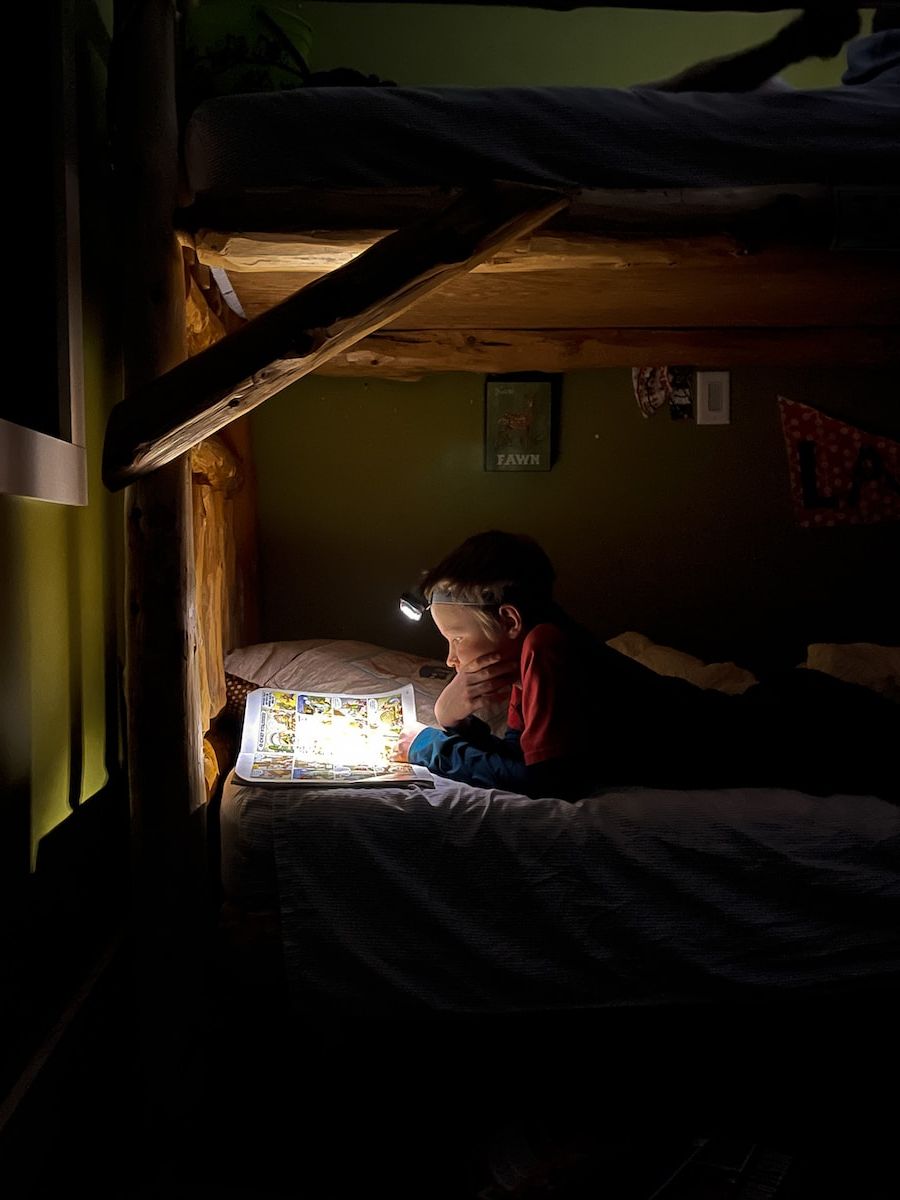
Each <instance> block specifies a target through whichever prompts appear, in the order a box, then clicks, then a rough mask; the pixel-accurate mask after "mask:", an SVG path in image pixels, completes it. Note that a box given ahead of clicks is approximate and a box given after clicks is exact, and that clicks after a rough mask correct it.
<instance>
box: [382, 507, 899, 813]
mask: <svg viewBox="0 0 900 1200" xmlns="http://www.w3.org/2000/svg"><path fill="white" fill-rule="evenodd" d="M553 582H554V570H553V567H552V564H551V563H550V560H549V558H548V557H547V555H546V554H545V553H544V551H543V550H542V549H541V548H540V546H538V544H537V543H536V542H535V541H533V539H531V538H529V537H526V536H524V535H519V534H512V533H504V532H501V531H499V530H490V531H488V532H486V533H480V534H476V535H475V536H474V537H470V538H468V539H467V540H466V541H465V542H463V543H462V545H461V546H459V547H458V548H457V549H456V550H454V551H452V552H451V553H450V554H449V555H447V557H446V558H444V559H443V560H442V561H441V562H440V563H438V565H437V566H436V567H433V568H432V569H431V570H430V571H428V572H427V573H426V574H425V576H424V578H423V580H422V585H421V588H422V593H423V595H424V596H425V599H426V600H427V602H428V605H429V608H430V611H431V615H432V617H433V619H434V622H435V624H436V625H437V627H438V629H439V630H440V632H441V633H442V635H443V636H444V637H445V638H446V640H447V645H448V655H447V663H448V665H449V666H451V667H453V668H454V670H455V671H456V675H455V677H454V678H453V679H452V680H451V681H450V683H449V684H448V685H447V687H446V688H445V689H444V691H443V692H442V693H441V695H440V696H439V697H438V700H437V702H436V703H435V709H434V711H435V717H436V718H437V720H438V722H439V723H440V725H441V728H440V729H436V728H433V727H430V726H419V727H418V728H416V729H414V730H411V731H409V732H408V733H407V735H406V736H405V737H404V739H403V740H402V742H401V753H402V752H404V751H405V752H406V753H407V754H408V758H409V761H410V762H413V763H418V764H420V765H422V766H425V767H427V768H428V769H429V770H431V771H433V772H434V773H435V774H438V775H443V776H445V777H446V778H449V779H455V780H458V781H460V782H464V783H470V784H474V785H475V786H479V787H487V788H500V789H502V790H504V791H510V792H516V793H520V794H522V795H526V796H532V797H537V796H558V797H561V798H563V799H567V800H575V799H578V798H580V797H582V796H585V795H588V794H590V793H591V792H592V791H595V790H598V789H599V788H600V787H621V786H628V785H641V786H645V787H675V788H695V787H737V786H783V787H796V788H798V789H800V790H806V791H812V792H821V793H828V792H834V791H848V792H874V793H876V794H881V795H887V794H888V791H893V792H896V774H897V772H896V762H895V761H894V755H895V753H896V751H895V746H896V744H897V742H896V733H897V726H898V710H897V709H896V706H894V705H891V704H890V703H889V702H888V701H884V700H882V699H881V698H880V697H877V696H875V695H874V694H870V693H868V692H866V691H865V689H862V688H857V687H855V686H853V685H850V684H843V683H840V682H839V681H837V680H834V679H831V678H829V677H828V676H824V675H821V674H820V673H819V672H816V671H787V672H784V673H783V674H782V675H781V676H777V677H773V679H772V680H771V681H767V682H766V683H765V684H757V685H755V686H754V687H752V688H750V689H749V690H748V691H747V692H746V693H744V695H743V696H730V695H725V694H724V693H721V692H715V691H712V690H707V689H703V688H698V687H695V686H694V685H693V684H690V683H687V682H686V681H684V680H681V679H674V678H671V677H668V676H662V675H657V674H656V673H655V672H653V671H651V670H649V669H648V668H646V667H643V666H641V665H640V664H639V663H636V662H634V661H633V660H632V659H629V658H627V657H626V656H625V655H622V654H619V653H618V652H617V651H615V650H612V649H611V648H610V647H609V646H606V645H604V644H602V643H601V642H599V640H598V639H596V638H594V637H592V636H591V635H590V634H589V633H587V631H585V630H584V629H582V628H580V627H579V626H578V625H576V624H575V623H574V622H573V621H572V620H571V619H570V618H569V617H567V616H566V614H565V613H564V612H563V611H562V610H561V609H560V608H559V607H558V605H556V603H555V602H554V600H553ZM505 695H509V710H508V716H507V731H506V734H505V736H504V737H503V738H498V737H495V736H494V735H493V734H492V733H491V731H490V729H489V727H488V726H487V725H486V724H485V723H484V722H483V721H482V720H480V719H479V718H478V717H477V716H476V715H475V714H476V713H477V712H478V711H479V710H480V709H483V708H484V707H485V705H487V704H489V703H490V702H493V701H496V700H497V699H498V698H499V697H502V696H505ZM698 730H702V731H703V737H702V738H697V737H696V736H694V735H695V734H696V732H697V731H698ZM823 746H824V747H825V749H823ZM892 763H893V765H892ZM891 781H892V782H891ZM889 798H892V797H889Z"/></svg>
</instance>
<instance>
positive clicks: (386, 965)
mask: <svg viewBox="0 0 900 1200" xmlns="http://www.w3.org/2000/svg"><path fill="white" fill-rule="evenodd" d="M434 782H435V786H434V788H433V789H422V788H418V787H404V788H384V789H381V788H366V789H328V790H327V791H326V790H316V789H313V788H309V789H307V788H297V787H289V786H287V787H286V786H273V787H266V788H262V787H249V786H246V785H241V784H239V783H237V782H236V781H235V780H234V779H233V778H232V779H230V780H229V782H228V784H227V786H226V788H225V793H224V797H223V803H222V829H223V838H222V841H223V863H224V868H225V870H224V883H225V890H226V896H227V897H228V899H229V900H230V901H232V902H233V903H236V904H238V905H243V906H245V907H249V908H250V909H254V908H257V909H258V908H260V907H266V906H272V907H273V908H275V909H276V910H277V912H278V915H279V920H280V928H281V939H282V951H283V956H284V963H285V969H286V973H287V978H288V981H289V985H290V988H291V990H292V993H293V995H294V997H295V999H296V1001H297V1003H298V1004H301V1005H303V1006H308V1005H309V1004H310V1002H321V1003H324V1004H326V1005H327V1006H329V1008H332V1009H333V1008H335V1007H336V1008H338V1009H341V1010H343V1011H347V1012H349V1013H367V1014H371V1013H373V1012H383V1013H387V1014H391V1013H407V1012H415V1011H422V1012H434V1011H438V1012H450V1013H513V1012H515V1013H529V1012H548V1011H551V1012H553V1011H571V1012H576V1011H583V1010H590V1009H593V1008H609V1007H621V1006H627V1007H634V1006H658V1005H683V1004H691V1005H694V1004H705V1003H712V1002H724V1001H733V1000H735V999H736V998H738V999H742V1000H745V999H746V998H747V997H751V998H761V997H765V996H767V995H772V994H781V995H783V994H785V993H794V994H803V995H809V994H820V993H823V992H824V993H825V994H830V993H833V992H835V991H837V992H839V993H845V992H848V993H850V994H853V993H854V992H857V991H859V989H861V988H862V989H866V988H872V987H873V986H876V987H878V988H882V987H884V986H887V985H896V984H897V983H898V982H900V938H898V934H897V930H898V929H900V809H898V808H896V807H895V806H893V805H890V804H888V803H886V802H884V801H882V800H879V799H876V798H875V797H868V796H841V795H835V796H829V797H812V796H806V795H803V794H802V793H799V792H793V791H787V790H778V789H728V790H720V791H712V790H710V791H692V792H685V791H677V792H676V791H667V790H650V789H627V790H616V791H608V792H605V793H602V794H598V795H596V796H592V797H590V798H588V799H585V800H582V801H580V802H578V803H577V804H567V803H565V802H563V801H560V800H555V799H539V800H530V799H527V798H525V797H521V796H515V795H512V794H509V793H503V792H497V791H487V790H484V789H480V788H473V787H469V786H467V785H464V784H458V783H453V782H450V781H447V780H443V779H438V778H435V781H434Z"/></svg>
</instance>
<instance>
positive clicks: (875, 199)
mask: <svg viewBox="0 0 900 1200" xmlns="http://www.w3.org/2000/svg"><path fill="white" fill-rule="evenodd" d="M618 2H619V3H621V0H618ZM535 6H536V7H545V8H558V9H567V8H570V7H574V6H573V5H571V4H568V3H553V2H551V0H545V2H544V3H543V4H541V5H535ZM636 7H645V8H652V7H665V8H696V9H703V8H723V7H726V8H728V7H730V8H742V9H756V10H767V9H776V8H783V7H786V5H784V4H782V3H766V2H757V3H747V2H744V3H740V4H730V5H729V4H722V3H721V2H716V3H700V2H695V3H684V2H682V3H680V4H670V3H663V0H657V3H652V2H651V0H648V2H646V3H643V4H641V5H636ZM115 12H116V27H115V31H114V43H115V47H116V52H115V67H116V70H115V75H114V77H113V78H112V79H111V83H112V85H113V95H114V109H113V111H114V114H115V131H116V136H117V142H118V149H117V178H118V180H119V186H120V188H121V195H120V202H119V211H120V215H121V218H122V221H123V224H124V226H125V227H124V228H123V230H122V235H123V237H124V239H125V244H128V245H130V246H132V247H134V248H136V250H137V253H136V254H135V255H134V256H133V257H132V258H131V259H130V264H131V265H130V270H129V273H128V275H127V294H126V296H125V310H124V311H125V329H126V331H127V345H126V348H125V372H126V378H125V390H126V399H124V400H123V401H122V402H121V403H120V404H118V405H116V406H115V408H114V409H113V411H112V413H111V415H110V419H109V425H108V429H107V437H106V444H105V449H104V467H103V471H104V480H105V482H106V484H107V485H108V486H109V487H110V488H111V489H113V490H116V489H120V488H123V487H126V486H127V488H128V490H127V493H126V513H127V522H126V523H127V575H126V605H125V612H126V663H125V690H126V699H127V745H128V760H129V778H130V789H131V800H132V810H133V814H134V828H135V837H136V845H137V848H138V853H137V867H138V892H137V894H138V899H139V903H140V898H141V896H143V897H144V898H145V903H146V904H147V911H148V912H150V911H151V910H152V917H150V921H151V923H152V925H153V927H154V929H155V930H156V934H155V939H156V941H157V944H158V946H160V947H161V946H162V945H163V944H165V946H166V947H167V949H166V952H165V953H166V954H167V955H169V956H170V957H171V954H172V952H173V947H174V946H176V945H179V944H180V945H181V946H182V947H183V959H184V962H183V964H182V965H185V964H186V963H187V961H188V959H189V957H190V950H189V949H188V947H189V945H190V938H191V933H190V923H189V922H186V921H185V916H186V905H187V907H188V908H190V907H191V905H192V904H193V903H194V901H197V900H198V899H199V900H200V904H199V906H197V907H196V908H195V911H196V910H198V909H199V908H202V903H203V900H204V898H205V892H204V889H203V887H202V886H200V887H198V879H199V880H202V877H203V862H204V856H205V849H204V846H205V838H204V830H203V812H204V807H205V802H206V799H207V787H206V784H205V782H204V774H203V769H202V763H203V734H204V730H205V728H206V727H207V724H208V719H209V716H210V715H211V714H212V713H213V712H214V711H215V708H216V705H217V704H220V703H221V700H222V696H223V692H222V686H221V684H222V671H223V667H222V655H223V652H224V651H225V650H227V649H229V648H230V645H231V644H237V643H239V642H240V641H242V640H243V641H246V640H247V636H248V631H249V630H251V629H252V622H251V623H250V624H248V619H247V612H248V596H249V595H250V592H251V591H252V588H249V589H248V588H247V587H246V586H245V587H244V589H243V591H242V592H241V590H240V589H239V588H238V587H237V583H236V581H237V580H238V577H239V572H236V571H235V570H232V572H231V577H230V578H231V583H227V582H226V581H225V579H224V577H222V576H219V575H216V578H215V580H214V582H213V583H209V580H207V582H206V586H205V588H204V589H203V590H202V594H201V593H200V592H198V580H197V569H196V567H195V561H194V543H195V536H197V537H200V535H201V534H202V535H203V537H206V538H207V540H210V539H211V541H212V543H213V544H214V545H216V546H220V545H221V543H220V542H217V541H216V538H218V537H219V536H220V535H219V534H218V533H215V534H213V533H209V531H207V532H206V533H203V528H202V519H201V518H202V514H203V511H204V510H203V505H202V502H199V501H198V500H197V494H196V491H195V494H194V498H193V499H192V492H191V479H192V474H196V476H197V480H198V483H197V486H200V487H205V488H207V489H211V490H212V491H216V489H219V491H220V492H222V494H223V495H226V496H227V495H228V494H229V493H234V491H235V483H234V481H235V480H236V478H237V476H238V474H239V473H240V472H241V470H242V467H241V465H240V462H241V454H240V447H239V443H237V442H234V440H233V439H232V449H235V448H237V457H236V459H235V460H234V461H232V462H228V461H227V460H228V455H227V453H226V451H224V450H223V449H222V448H221V446H220V447H219V448H218V450H217V449H215V448H213V449H210V448H209V446H207V448H206V450H201V451H200V452H195V453H194V455H193V457H192V455H191V454H188V453H187V452H188V451H191V450H192V448H194V447H197V446H198V445H199V444H200V443H202V442H204V441H205V440H206V439H208V438H210V437H212V435H214V434H216V433H218V432H220V431H222V430H224V429H225V428H226V426H232V430H234V429H235V428H237V429H239V428H240V427H239V426H237V427H234V426H233V422H235V421H236V420H237V418H239V417H241V416H243V415H245V414H246V413H247V412H249V411H250V410H251V409H252V408H254V407H255V406H256V405H258V404H260V403H262V402H263V401H264V400H265V399H266V398H267V397H268V396H270V395H273V394H275V393H276V392H278V391H280V390H282V389H283V388H284V387H286V386H287V385H288V384H290V383H292V382H293V381H295V380H296V379H299V378H301V377H302V376H303V375H306V374H308V373H309V372H311V371H313V370H318V371H330V372H334V373H340V374H362V375H366V374H382V375H388V376H391V377H394V378H407V379H408V378H416V377H418V376H420V375H421V374H423V373H424V372H427V371H446V370H451V369H452V370H465V371H478V372H497V371H511V370H519V371H521V370H526V369H529V370H539V371H563V370H568V369H575V368H587V367H601V366H632V365H640V364H642V363H645V362H647V361H655V362H659V361H665V362H667V363H672V364H676V363H683V364H691V365H694V366H721V365H722V364H727V365H732V364H742V363H756V362H759V361H761V360H763V359H764V360H765V362H766V363H767V365H775V364H782V365H791V366H810V365H817V366H821V365H836V364H856V365H875V364H887V363H894V362H897V361H898V360H900V284H898V278H900V273H898V271H897V269H896V267H897V257H896V254H890V253H872V250H871V248H867V246H866V243H865V239H863V238H862V237H861V232H860V231H861V229H862V223H861V219H860V213H861V212H862V213H864V214H865V217H864V219H865V222H866V223H867V224H868V226H869V227H870V229H871V228H872V226H873V225H874V226H875V228H876V232H875V235H874V240H873V241H870V242H869V244H868V245H869V246H870V247H872V246H878V247H880V249H881V250H891V249H893V250H895V251H896V250H897V249H898V246H897V243H896V241H894V242H893V243H891V241H890V238H891V233H890V230H891V221H890V218H891V215H892V214H893V215H896V210H897V192H896V190H895V191H894V192H893V193H886V192H882V191H879V189H871V188H860V189H851V190H846V189H843V190H842V189H837V190H835V189H832V188H827V187H808V186H803V187H796V188H794V187H790V186H788V187H763V188H737V189H727V190H711V189H697V190H679V191H672V190H657V191H644V192H633V191H622V190H616V191H604V192H597V191H593V192H580V193H569V192H564V191H554V190H550V189H543V188H537V187H531V186H526V185H521V184H514V183H504V182H502V181H500V182H496V183H493V184H489V185H486V186H485V187H484V188H481V189H475V190H472V191H467V192H448V191H446V190H444V191H442V190H441V189H428V188H424V189H423V188H419V189H403V190H397V189H392V190H389V191H385V190H371V189H370V190H366V191H360V190H356V191H335V190H325V191H309V190H301V189H285V190H276V191H259V190H257V191H255V192H252V193H249V192H248V193H241V194H231V195H214V194H208V195H203V196H198V197H195V198H193V201H192V203H191V204H190V205H188V206H186V207H185V206H183V205H180V201H182V200H183V199H184V197H183V196H182V194H181V192H180V190H179V189H180V181H179V168H178V154H179V130H178V120H177V105H176V51H175V45H176V38H175V23H176V13H175V4H174V2H173V0H129V2H124V0H121V2H119V3H117V5H116V10H115ZM173 213H174V214H175V219H174V220H173ZM893 236H894V238H896V234H895V233H894V235H893ZM214 267H225V268H226V269H227V270H228V272H229V277H230V279H231V280H232V283H233V286H234V287H235V290H236V291H237V293H238V295H239V297H240V300H241V303H242V307H243V309H244V311H245V313H246V314H247V318H248V319H247V320H245V321H241V319H240V318H238V317H236V316H235V315H234V313H233V312H232V311H231V310H230V309H229V308H228V307H227V305H226V304H224V302H223V300H222V297H221V295H220V294H219V293H218V292H217V289H216V287H215V283H214V280H213V277H212V273H211V272H212V268H214ZM511 282H513V283H514V284H515V286H514V287H511V286H510V283H511ZM198 454H199V457H198ZM235 463H237V465H235ZM247 466H248V464H246V463H244V467H243V469H246V468H247ZM251 490H252V489H250V488H248V489H247V490H246V493H243V494H247V493H249V491H251ZM198 504H199V505H200V506H199V507H198ZM245 523H246V522H245ZM195 527H196V532H195ZM221 553H222V551H221V549H217V550H216V554H221ZM238 557H241V554H240V553H239V554H238ZM243 557H244V558H245V559H246V558H247V557H248V553H247V552H244V554H243ZM232 561H235V560H234V558H233V556H232ZM200 573H201V576H202V575H203V571H202V569H201V572H200ZM213 574H215V572H214V573H213ZM213 593H214V595H213ZM238 593H240V595H241V596H242V599H241V601H240V605H241V606H242V612H241V614H240V615H239V616H238V617H237V618H235V617H234V616H233V611H234V605H235V603H236V602H235V600H234V596H235V595H236V594H238ZM211 596H212V599H210V597H211ZM201 613H203V614H204V616H203V625H204V628H203V630H202V631H198V615H199V614H201ZM201 658H202V659H203V660H204V662H205V669H204V671H203V673H202V674H201V670H200V659H201ZM201 678H202V679H203V683H202V684H201ZM150 897H152V901H151V900H150V899H149V898H150Z"/></svg>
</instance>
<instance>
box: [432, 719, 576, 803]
mask: <svg viewBox="0 0 900 1200" xmlns="http://www.w3.org/2000/svg"><path fill="white" fill-rule="evenodd" d="M409 761H410V762H411V763H417V764H418V765H419V766H422V767H427V768H428V770H429V771H433V772H434V773H435V775H443V776H444V778H445V779H455V780H456V781H457V782H458V783H470V784H472V785H474V786H475V787H484V788H500V789H502V790H503V791H505V792H515V793H517V794H518V795H520V796H531V797H534V798H536V797H539V796H558V797H560V798H562V799H564V800H575V799H577V798H578V797H579V796H580V795H584V794H585V791H586V788H585V782H584V780H583V779H582V778H581V777H580V776H579V777H576V776H575V774H574V773H573V769H572V766H571V764H569V763H566V762H565V761H563V760H562V759H555V760H553V761H550V762H544V763H536V764H535V765H534V766H531V767H527V766H526V765H525V760H524V758H523V757H522V750H521V747H520V746H519V731H518V730H514V729H509V730H507V732H506V736H505V737H503V738H498V737H494V735H493V734H492V733H491V731H490V729H489V728H488V726H487V725H485V723H484V722H483V721H479V720H478V719H477V718H476V717H470V718H469V719H468V720H467V721H464V722H462V723H461V724H460V725H457V726H455V727H454V728H453V729H451V730H443V729H434V728H431V727H429V728H428V729H423V730H422V731H421V733H419V735H418V736H417V737H416V739H415V741H414V742H413V743H412V745H411V746H410V748H409Z"/></svg>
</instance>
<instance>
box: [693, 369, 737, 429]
mask: <svg viewBox="0 0 900 1200" xmlns="http://www.w3.org/2000/svg"><path fill="white" fill-rule="evenodd" d="M696 404H697V411H696V421H697V424H698V425H730V424H731V373H730V372H729V371H698V372H697V401H696Z"/></svg>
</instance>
